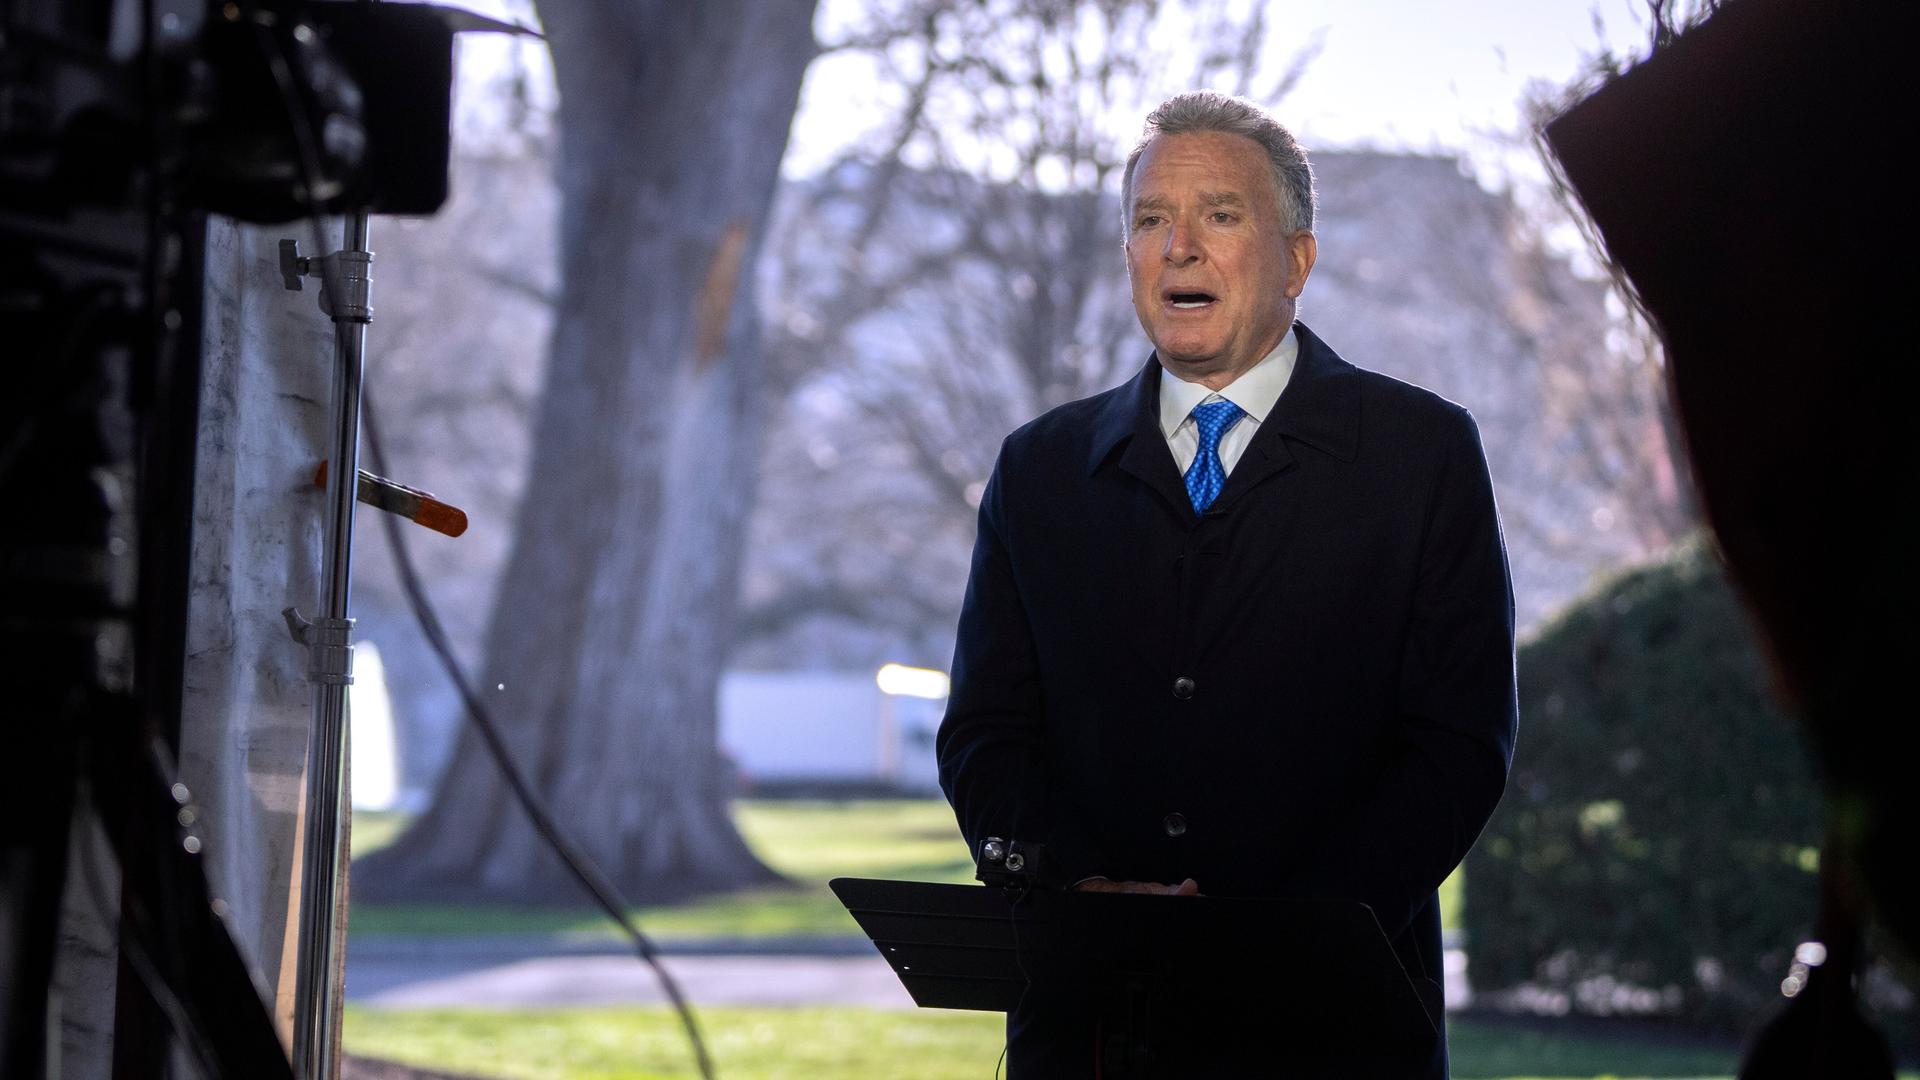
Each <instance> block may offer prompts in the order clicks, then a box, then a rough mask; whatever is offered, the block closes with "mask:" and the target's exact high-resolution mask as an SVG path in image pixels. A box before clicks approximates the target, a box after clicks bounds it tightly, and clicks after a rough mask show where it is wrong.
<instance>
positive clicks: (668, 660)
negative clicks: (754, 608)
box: [356, 0, 814, 902]
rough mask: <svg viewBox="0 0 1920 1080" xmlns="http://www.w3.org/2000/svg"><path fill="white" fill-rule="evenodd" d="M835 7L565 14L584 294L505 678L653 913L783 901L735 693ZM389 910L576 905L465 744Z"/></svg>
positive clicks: (556, 362)
mask: <svg viewBox="0 0 1920 1080" xmlns="http://www.w3.org/2000/svg"><path fill="white" fill-rule="evenodd" d="M813 7H814V0H779V2H768V3H763V2H759V0H754V2H744V0H739V2H731V3H702V4H672V3H639V4H634V3H605V2H596V0H553V2H550V3H543V4H541V5H540V8H539V13H540V16H541V22H542V24H543V26H544V27H545V29H546V32H547V36H548V43H549V45H550V47H551V49H552V53H553V57H554V71H555V75H556V79H557V82H558V88H559V110H558V130H559V141H558V144H557V153H556V158H555V179H556V182H557V186H558V189H559V192H560V220H559V226H558V241H559V253H560V254H559V283H558V289H557V292H556V294H555V297H554V302H555V312H554V319H553V324H552V325H553V337H552V342H551V346H550V348H549V355H548V362H547V371H546V378H545V386H544V389H543V391H542V393H541V395H540V398H539V404H538V406H537V407H536V408H535V410H534V424H533V443H532V446H531V449H530V463H529V467H528V480H527V483H526V486H525V489H524V491H523V494H522V497H521V499H520V503H519V508H518V517H517V519H516V526H515V530H514V539H513V543H512V547H511V549H510V551H509V554H508V557H507V561H506V566H505V568H504V570H503V571H502V575H501V578H500V582H499V586H498V592H497V596H496V599H495V602H494V606H493V609H492V613H491V618H490V621H489V629H488V633H487V639H486V647H485V661H484V670H485V671H486V673H487V679H488V681H490V682H492V683H493V684H494V686H495V689H496V691H497V693H495V694H494V695H493V696H492V699H491V700H492V702H493V704H494V706H495V709H494V711H495V713H496V715H497V716H498V717H499V718H500V719H501V721H502V723H503V725H504V727H505V729H506V732H507V735H508V739H509V743H510V745H511V747H512V748H513V751H514V756H515V758H516V759H517V760H518V762H519V763H520V765H521V766H522V767H523V768H525V769H526V770H528V771H529V773H530V774H531V776H532V780H533V783H534V784H535V786H536V787H537V788H538V789H539V790H540V791H541V792H542V793H543V794H545V796H546V797H547V798H548V799H549V800H550V801H551V802H552V804H553V806H554V809H555V810H556V812H557V813H558V814H559V815H560V816H561V817H562V818H563V819H565V820H567V821H569V822H572V823H574V826H575V828H576V829H577V830H578V831H579V835H578V839H579V841H580V842H581V844H582V845H583V846H584V848H585V849H586V850H587V851H588V852H589V853H590V854H591V855H592V856H593V857H594V858H595V859H596V861H598V862H599V863H600V864H601V865H602V866H603V867H604V868H605V869H606V871H607V873H608V874H609V876H610V877H611V879H612V880H613V881H614V882H615V883H616V884H617V885H618V886H619V887H620V888H621V889H622V890H623V891H625V892H626V893H627V894H628V895H630V896H634V897H648V898H659V897H663V896H672V895H687V894H690V893H695V892H701V891H707V890H714V889H724V888H729V887H736V886H740V885H745V884H749V883H752V882H756V881H766V880H771V879H773V878H774V877H775V875H774V874H773V872H772V871H771V870H769V869H768V868H766V867H765V866H764V865H763V864H762V863H761V862H760V861H759V859H758V858H757V857H756V856H755V855H754V854H753V853H752V852H751V851H750V850H749V849H748V847H747V846H746V844H745V843H744V842H743V841H742V840H741V839H740V837H739V834H738V833H737V832H736V830H735V828H734V826H733V822H732V818H731V816H730V815H729V813H728V807H727V800H728V797H729V795H730V793H731V785H730V777H729V775H728V771H727V769H726V767H725V765H724V763H723V761H722V760H721V758H720V755H719V754H718V752H717V750H716V747H715V738H714V732H715V723H716V721H715V701H714V698H715V693H716V686H717V683H718V678H719V671H720V665H721V663H722V662H723V660H724V657H725V653H726V647H727V642H728V640H729V638H730V632H731V618H730V615H731V612H732V611H733V598H734V593H735V582H736V580H737V573H738V567H739V564H740V557H741V550H742V537H743V533H744V530H743V528H742V524H743V521H744V519H745V517H746V514H747V510H748V508H749V507H750V506H751V505H752V501H753V491H754V488H755V475H756V474H755V464H756V462H757V461H758V458H759V450H760V440H759V433H760V430H761V422H760V421H761V416H762V412H763V402H764V398H763V394H762V381H761V377H760V372H761V369H762V357H763V351H762V347H761V340H760V332H759V330H760V327H759V319H758V314H757V303H756V296H755V293H754V289H753V285H752V273H751V271H752V267H753V265H754V263H755V261H756V258H757V255H758V252H759V248H760V244H761V239H762V237H763V235H764V233H765V226H766V219H767V214H768V207H769V204H770V202H771V199H772V195H773V190H774V185H775V182H776V180H777V179H778V176H779V164H780V159H781V155H782V154H783V152H784V151H785V148H786V136H787V130H788V127H789V125H790V123H791V121H792V117H793V110H794V107H795V104H796V102H797V101H798V98H799V93H800V83H801V78H802V75H803V74H804V72H805V70H806V66H807V64H808V62H809V61H810V60H811V59H812V57H813V44H812V33H811V26H812V20H813ZM448 776H449V778H450V779H449V782H446V783H442V784H440V785H439V787H438V789H437V791H436V793H435V797H434V801H433V803H432V805H430V806H429V807H428V808H427V810H426V812H425V813H424V814H422V815H421V816H420V817H419V818H418V819H417V820H416V821H415V822H414V823H413V826H412V827H411V828H410V829H409V830H408V832H407V833H406V835H404V836H403V837H401V838H400V839H399V840H398V841H397V842H396V843H395V844H394V845H393V847H391V848H389V849H388V850H387V851H385V852H382V853H380V854H378V855H377V856H375V857H373V858H370V859H368V860H365V863H364V865H363V866H362V867H361V868H360V872H359V873H358V874H357V875H356V877H357V881H356V889H357V891H358V892H359V893H360V894H361V895H363V896H368V897H376V898H377V897H394V896H408V897H428V896H444V897H460V898H465V899H473V898H485V899H490V900H520V901H534V902H556V901H563V900H576V899H577V898H576V897H575V896H574V894H573V892H572V886H571V883H570V882H568V881H567V880H566V878H565V876H564V875H563V874H562V873H560V872H559V870H558V862H557V859H556V858H555V856H554V855H553V854H552V853H551V852H549V851H548V850H547V848H546V847H545V846H544V844H543V843H542V842H541V841H540V840H539V838H538V837H537V836H536V834H535V833H534V831H533V829H532V827H531V826H530V825H529V824H528V821H527V819H526V817H525V816H524V815H523V814H522V813H521V811H520V809H519V807H517V806H516V805H514V804H513V803H512V802H511V801H510V800H509V799H507V798H506V797H505V790H504V783H503V781H502V780H501V779H500V777H499V775H498V773H497V771H496V770H495V769H494V767H493V765H492V763H491V762H490V761H488V760H486V758H485V754H484V752H483V750H482V749H481V746H480V744H479V740H478V739H477V738H476V737H475V736H473V735H472V734H471V733H470V731H468V730H467V729H462V734H461V736H460V737H459V738H458V740H457V741H456V743H455V746H454V751H453V756H452V760H451V763H450V765H449V771H448Z"/></svg>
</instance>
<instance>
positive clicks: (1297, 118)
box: [786, 0, 1647, 175]
mask: <svg viewBox="0 0 1920 1080" xmlns="http://www.w3.org/2000/svg"><path fill="white" fill-rule="evenodd" d="M859 6H860V0H823V3H822V9H821V13H820V18H819V19H818V20H817V23H816V25H817V27H818V29H819V36H822V37H827V36H828V35H829V34H830V31H831V27H832V26H833V24H834V23H835V21H836V20H837V19H839V18H842V17H844V12H845V11H847V10H848V9H857V8H858V7H859ZM1267 8H1268V12H1267V19H1268V22H1269V24H1270V26H1271V27H1272V33H1271V35H1270V37H1269V39H1268V46H1267V47H1268V52H1269V54H1270V55H1271V56H1273V57H1274V61H1273V62H1274V64H1275V65H1276V67H1277V66H1278V65H1280V64H1284V63H1285V62H1286V61H1287V60H1288V59H1289V58H1290V57H1291V56H1292V55H1293V53H1294V51H1295V50H1296V49H1298V48H1299V47H1300V45H1301V44H1302V43H1304V42H1305V41H1307V40H1309V38H1310V37H1311V36H1312V35H1313V34H1315V33H1316V32H1317V33H1319V34H1321V36H1322V48H1321V51H1320V54H1319V56H1318V57H1317V58H1316V59H1315V60H1314V61H1313V62H1312V63H1311V65H1309V67H1308V68H1307V71H1306V75H1305V77H1304V78H1303V79H1302V81H1301V82H1300V84H1299V86H1298V87H1297V88H1296V89H1295V90H1294V92H1293V93H1292V94H1291V95H1290V96H1289V97H1288V98H1287V99H1286V100H1285V101H1284V102H1283V103H1282V105H1281V108H1280V110H1279V112H1280V119H1281V121H1282V122H1283V123H1285V124H1287V125H1288V126H1289V127H1290V128H1292V129H1293V130H1294V132H1295V134H1296V135H1297V136H1299V138H1300V139H1301V141H1302V142H1303V143H1304V144H1305V145H1306V146H1307V147H1308V148H1309V149H1314V148H1329V149H1333V148H1358V147H1366V148H1372V149H1382V150H1415V151H1423V152H1454V153H1462V154H1467V155H1483V156H1485V155H1497V154H1501V153H1503V151H1502V150H1501V148H1500V147H1498V146H1496V145H1494V142H1495V140H1494V139H1493V138H1492V136H1493V135H1495V134H1496V133H1500V132H1512V131H1516V130H1518V129H1519V127H1520V114H1519V110H1518V108H1517V107H1516V105H1517V102H1518V101H1519V100H1520V98H1521V95H1522V93H1523V91H1524V90H1525V89H1526V86H1527V84H1528V82H1529V81H1530V80H1546V81H1548V82H1550V83H1552V84H1554V85H1562V84H1565V83H1567V82H1569V81H1571V80H1572V79H1573V78H1574V77H1575V76H1576V75H1577V74H1578V73H1579V72H1580V61H1581V57H1582V56H1583V55H1584V54H1591V53H1593V52H1595V51H1597V50H1598V47H1599V45H1600V43H1601V42H1602V41H1605V42H1607V43H1608V44H1609V45H1610V46H1611V47H1612V48H1613V49H1614V50H1615V51H1616V52H1627V53H1631V54H1632V55H1635V56H1639V55H1643V54H1644V53H1645V51H1646V47H1645V41H1646V37H1647V34H1646V30H1645V25H1646V16H1645V14H1644V7H1643V5H1642V4H1641V3H1640V2H1639V0H1269V3H1268V4H1267ZM1596 12H1597V13H1598V14H1599V16H1600V19H1601V22H1602V24H1603V25H1604V30H1605V32H1604V36H1603V35H1602V32H1601V31H1599V30H1597V29H1596V27H1595V13H1596ZM860 77H861V74H860V72H859V71H858V69H857V68H855V67H854V66H853V65H839V64H836V63H834V62H833V61H832V60H831V59H829V60H826V61H821V62H817V63H816V64H815V65H814V67H813V69H812V70H810V71H809V72H808V77H807V84H806V87H805V89H804V90H803V92H802V97H801V107H800V112H799V114H798V115H797V116H796V117H795V120H794V127H793V135H792V142H791V144H790V146H789V148H788V152H787V167H786V171H787V173H788V174H789V175H804V174H806V173H808V172H811V171H813V169H814V168H817V166H818V164H819V163H821V162H824V161H825V160H827V159H828V158H830V157H831V156H832V152H833V150H835V149H837V148H839V147H840V146H841V145H843V144H844V142H845V140H846V139H847V137H848V135H849V133H850V132H854V131H858V130H860V128H861V127H863V126H864V125H862V124H861V123H860V122H859V121H860V108H861V105H862V103H863V102H864V101H865V100H867V98H868V97H869V96H870V95H869V94H867V93H866V92H864V91H863V88H862V87H861V86H860V85H859V80H860Z"/></svg>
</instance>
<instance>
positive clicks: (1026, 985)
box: [993, 885, 1033, 1080]
mask: <svg viewBox="0 0 1920 1080" xmlns="http://www.w3.org/2000/svg"><path fill="white" fill-rule="evenodd" d="M1007 891H1008V892H1010V893H1011V892H1013V890H1012V889H1009V890H1007ZM1032 894H1033V886H1031V885H1022V886H1020V891H1019V892H1018V893H1017V894H1015V895H1014V897H1013V899H1012V900H1011V901H1010V902H1009V903H1008V904H1007V927H1008V929H1010V930H1012V931H1013V963H1014V966H1015V967H1017V968H1019V969H1020V997H1019V998H1018V999H1017V1000H1016V1001H1014V1003H1013V1012H1010V1013H1008V1014H1007V1019H1008V1020H1012V1019H1013V1013H1017V1012H1019V1011H1020V1007H1021V1006H1022V1005H1025V1004H1026V1003H1027V991H1028V990H1031V989H1033V976H1032V975H1029V974H1027V963H1026V961H1024V960H1022V959H1020V919H1019V909H1020V905H1021V904H1022V903H1023V902H1025V901H1026V899H1027V897H1028V896H1030V895H1032ZM1011 1041H1012V1039H1011V1037H1008V1038H1004V1039H1001V1040H1000V1059H999V1060H998V1061H995V1062H994V1063H993V1080H1000V1066H1002V1065H1004V1064H1006V1061H1007V1047H1008V1044H1009V1043H1010V1042H1011Z"/></svg>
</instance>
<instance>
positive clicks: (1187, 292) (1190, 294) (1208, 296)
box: [1167, 289, 1219, 311]
mask: <svg viewBox="0 0 1920 1080" xmlns="http://www.w3.org/2000/svg"><path fill="white" fill-rule="evenodd" d="M1218 299H1219V297H1217V296H1214V295H1213V294H1212V293H1210V292H1201V291H1199V290H1197V289H1176V290H1174V291H1172V292H1170V293H1168V294H1167V303H1169V304H1172V305H1173V306H1174V307H1176V308H1178V309H1180V310H1181V311H1197V310H1199V309H1200V308H1203V307H1206V306H1207V305H1209V304H1212V303H1214V302H1215V301H1216V300H1218Z"/></svg>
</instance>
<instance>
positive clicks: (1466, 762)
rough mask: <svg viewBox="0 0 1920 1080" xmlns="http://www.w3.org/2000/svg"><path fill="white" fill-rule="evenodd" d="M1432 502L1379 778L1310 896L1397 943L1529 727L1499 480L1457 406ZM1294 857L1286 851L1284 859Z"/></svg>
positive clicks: (1312, 882)
mask: <svg viewBox="0 0 1920 1080" xmlns="http://www.w3.org/2000/svg"><path fill="white" fill-rule="evenodd" d="M1453 419H1454V421H1455V422H1454V423H1453V424H1451V425H1449V429H1448V433H1447V437H1446V444H1445V448H1444V451H1443V453H1442V457H1441V464H1440V467H1439V469H1438V472H1437V480H1436V481H1435V483H1434V485H1433V488H1432V491H1431V493H1430V495H1429V498H1428V504H1427V505H1428V509H1427V515H1426V526H1425V531H1424V534H1423V538H1422V542H1421V545H1420V553H1419V565H1418V567H1417V572H1416V576H1415V585H1414V595H1413V598H1412V606H1411V616H1410V619H1409V621H1408V625H1407V633H1406V639H1405V645H1404V651H1403V654H1402V660H1401V667H1400V677H1399V681H1398V685H1397V688H1396V701H1395V714H1396V715H1395V719H1394V723H1393V726H1392V730H1391V731H1390V732H1389V737H1388V739H1387V741H1386V748H1385V750H1384V753H1383V758H1382V763H1381V767H1380V769H1379V771H1378V772H1377V774H1376V776H1375V778H1374V782H1373V783H1372V784H1370V785H1369V786H1368V787H1367V788H1366V789H1364V790H1363V791H1361V792H1359V793H1357V795H1356V797H1355V799H1354V800H1353V801H1352V802H1351V803H1350V804H1348V805H1347V806H1345V807H1343V808H1341V809H1340V811H1339V812H1337V813H1335V814H1333V815H1331V817H1330V821H1331V822H1332V824H1331V826H1330V828H1329V829H1328V831H1327V833H1326V834H1325V836H1324V838H1323V843H1322V844H1321V846H1320V848H1319V849H1318V851H1317V852H1310V853H1304V854H1306V856H1307V857H1306V858H1302V859H1299V860H1298V861H1297V863H1296V865H1297V866H1298V867H1299V869H1298V871H1297V873H1298V874H1299V875H1300V877H1299V879H1298V880H1297V881H1296V884H1297V886H1298V889H1299V891H1302V892H1314V893H1321V894H1324V895H1332V896H1339V897H1345V898H1353V899H1358V900H1360V901H1361V902H1363V903H1365V904H1367V905H1368V906H1370V907H1372V908H1373V911H1374V915H1375V916H1376V917H1377V918H1378V919H1379V921H1380V925H1381V927H1382V928H1383V929H1384V930H1385V931H1386V933H1387V936H1388V937H1390V938H1391V937H1397V936H1398V935H1399V934H1400V933H1401V931H1403V930H1405V929H1406V927H1407V926H1408V925H1409V923H1410V922H1411V921H1412V919H1413V916H1414V914H1415V913H1416V912H1417V911H1418V910H1419V909H1420V908H1421V906H1423V905H1424V904H1425V903H1426V902H1427V900H1428V898H1429V897H1431V896H1432V895H1433V892H1434V890H1435V889H1436V888H1438V887H1439V885H1440V882H1441V881H1443V880H1444V879H1445V878H1446V876H1447V875H1448V874H1450V873H1452V871H1453V869H1454V867H1456V866H1458V865H1459V863H1460V860H1461V859H1462V858H1464V857H1465V856H1466V853H1467V849H1468V848H1470V847H1472V846H1473V842H1474V840H1475V839H1476V838H1477V837H1478V836H1479V835H1480V830H1481V829H1482V828H1483V827H1484V826H1485V825H1486V823H1487V819H1488V818H1489V817H1491V816H1492V814H1493V808H1494V805H1495V804H1496V803H1498V802H1499V800H1500V794H1501V792H1502V790H1504V788H1505V786H1506V778H1507V770H1508V767H1509V765H1510V764H1511V762H1512V760H1513V743H1514V737H1515V734H1516V730H1517V727H1518V706H1517V700H1516V692H1515V679H1514V645H1513V625H1514V614H1513V588H1512V582H1511V579H1510V577H1509V573H1508V568H1507V555H1506V546H1505V543H1504V542H1503V540H1502V539H1501V535H1500V523H1499V518H1498V515H1497V513H1496V511H1495V507H1494V498H1493V484H1492V481H1491V479H1490V477H1489V476H1488V472H1487V463H1486V455H1485V453H1484V452H1483V451H1482V449H1481V445H1480V436H1479V432H1478V430H1477V428H1476V427H1475V426H1474V423H1473V418H1472V417H1471V416H1470V415H1468V414H1467V413H1466V411H1465V410H1460V411H1459V412H1458V413H1457V414H1455V416H1454V417H1453ZM1282 857H1286V856H1284V855H1283V856H1282Z"/></svg>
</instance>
